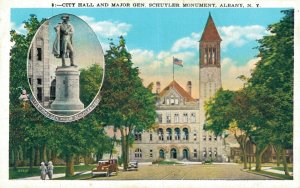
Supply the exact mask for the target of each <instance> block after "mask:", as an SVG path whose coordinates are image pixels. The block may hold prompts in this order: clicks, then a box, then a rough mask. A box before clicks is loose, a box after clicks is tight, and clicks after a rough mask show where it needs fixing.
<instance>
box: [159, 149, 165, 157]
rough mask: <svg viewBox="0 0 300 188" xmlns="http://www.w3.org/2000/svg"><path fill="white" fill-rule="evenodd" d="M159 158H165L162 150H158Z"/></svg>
mask: <svg viewBox="0 0 300 188" xmlns="http://www.w3.org/2000/svg"><path fill="white" fill-rule="evenodd" d="M159 158H162V159H164V158H165V151H164V150H163V149H160V150H159Z"/></svg>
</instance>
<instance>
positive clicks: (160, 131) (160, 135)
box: [157, 128, 164, 140]
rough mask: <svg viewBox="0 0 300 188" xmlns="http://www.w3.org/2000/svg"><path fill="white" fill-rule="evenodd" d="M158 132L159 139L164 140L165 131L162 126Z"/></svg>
mask: <svg viewBox="0 0 300 188" xmlns="http://www.w3.org/2000/svg"><path fill="white" fill-rule="evenodd" d="M157 134H158V139H159V140H164V131H163V129H162V128H159V129H158V131H157Z"/></svg>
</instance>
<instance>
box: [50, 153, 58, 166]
mask: <svg viewBox="0 0 300 188" xmlns="http://www.w3.org/2000/svg"><path fill="white" fill-rule="evenodd" d="M51 160H52V163H53V164H56V160H57V155H56V151H54V150H51Z"/></svg>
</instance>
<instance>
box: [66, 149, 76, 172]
mask: <svg viewBox="0 0 300 188" xmlns="http://www.w3.org/2000/svg"><path fill="white" fill-rule="evenodd" d="M70 176H74V160H73V155H72V154H66V177H70Z"/></svg>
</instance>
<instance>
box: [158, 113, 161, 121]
mask: <svg viewBox="0 0 300 188" xmlns="http://www.w3.org/2000/svg"><path fill="white" fill-rule="evenodd" d="M158 123H162V114H158Z"/></svg>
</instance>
